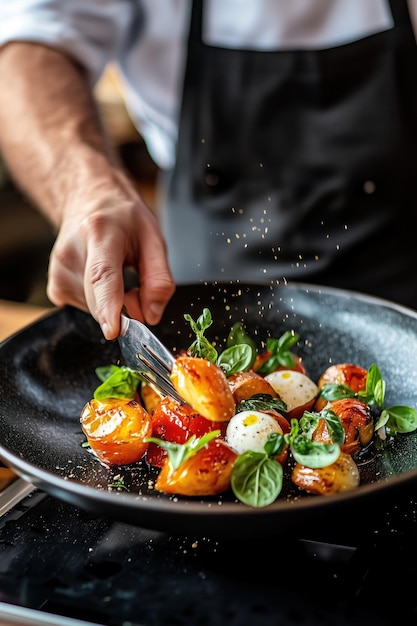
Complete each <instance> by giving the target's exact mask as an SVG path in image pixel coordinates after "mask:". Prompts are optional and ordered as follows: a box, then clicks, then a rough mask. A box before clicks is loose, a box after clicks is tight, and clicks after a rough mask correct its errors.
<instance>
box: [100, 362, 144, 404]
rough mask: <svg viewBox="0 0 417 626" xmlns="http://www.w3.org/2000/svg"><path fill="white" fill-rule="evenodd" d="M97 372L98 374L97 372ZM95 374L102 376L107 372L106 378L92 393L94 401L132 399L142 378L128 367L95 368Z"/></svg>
mask: <svg viewBox="0 0 417 626" xmlns="http://www.w3.org/2000/svg"><path fill="white" fill-rule="evenodd" d="M97 370H99V372H97ZM97 370H96V373H97V374H98V375H99V377H100V376H104V375H105V372H106V370H107V374H108V375H107V378H105V379H104V381H103V382H102V383H101V385H99V386H98V387H97V388H96V389H95V391H94V398H95V399H96V400H103V399H105V398H134V396H135V393H136V390H137V388H138V385H139V383H140V382H141V380H142V378H141V376H140V374H139V372H137V371H135V370H132V369H130V368H129V367H126V366H124V365H123V366H122V367H119V366H117V365H111V366H110V367H109V368H97Z"/></svg>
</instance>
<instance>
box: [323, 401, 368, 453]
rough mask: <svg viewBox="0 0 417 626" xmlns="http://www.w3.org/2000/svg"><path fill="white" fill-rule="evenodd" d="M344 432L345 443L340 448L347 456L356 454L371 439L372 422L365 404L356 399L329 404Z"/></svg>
mask: <svg viewBox="0 0 417 626" xmlns="http://www.w3.org/2000/svg"><path fill="white" fill-rule="evenodd" d="M330 409H331V410H332V411H333V412H334V413H336V415H337V416H338V417H339V419H340V421H341V422H342V424H343V428H344V430H345V441H344V444H343V445H342V446H340V447H341V450H343V452H346V453H347V454H356V453H357V452H359V451H360V450H361V449H362V448H363V447H364V446H366V445H367V444H368V443H369V442H370V441H371V439H372V436H373V434H374V422H373V419H372V416H371V410H370V408H369V405H368V404H366V402H362V401H361V400H358V399H357V398H343V399H342V400H334V401H333V402H331V403H330Z"/></svg>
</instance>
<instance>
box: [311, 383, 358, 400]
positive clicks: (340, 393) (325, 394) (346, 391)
mask: <svg viewBox="0 0 417 626" xmlns="http://www.w3.org/2000/svg"><path fill="white" fill-rule="evenodd" d="M319 397H320V398H324V399H325V400H328V401H329V402H332V401H334V400H343V398H354V397H355V393H354V391H352V389H351V388H350V387H349V385H345V384H344V383H327V385H323V387H322V388H321V389H320V393H319Z"/></svg>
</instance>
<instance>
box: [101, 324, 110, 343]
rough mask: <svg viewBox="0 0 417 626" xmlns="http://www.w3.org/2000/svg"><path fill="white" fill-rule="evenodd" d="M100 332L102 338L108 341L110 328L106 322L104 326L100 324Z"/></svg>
mask: <svg viewBox="0 0 417 626" xmlns="http://www.w3.org/2000/svg"><path fill="white" fill-rule="evenodd" d="M101 331H102V333H103V335H104V337H105V338H106V339H110V336H109V335H110V326H109V325H108V324H107V322H104V324H102V326H101Z"/></svg>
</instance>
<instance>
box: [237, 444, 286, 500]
mask: <svg viewBox="0 0 417 626" xmlns="http://www.w3.org/2000/svg"><path fill="white" fill-rule="evenodd" d="M282 480H283V470H282V466H281V464H280V463H278V462H277V461H275V460H274V459H270V458H268V455H267V454H266V453H264V452H253V451H252V450H248V451H247V452H244V453H243V454H241V455H240V456H238V458H237V459H236V462H235V464H234V466H233V470H232V476H231V486H232V491H233V493H234V494H235V496H236V498H238V500H240V501H241V502H243V503H244V504H247V505H249V506H252V507H256V508H260V507H264V506H268V505H269V504H271V503H272V502H274V501H275V500H276V498H277V497H278V495H279V494H280V493H281V489H282Z"/></svg>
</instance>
